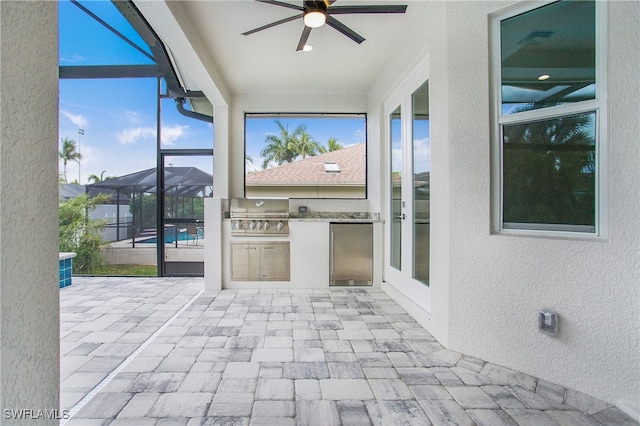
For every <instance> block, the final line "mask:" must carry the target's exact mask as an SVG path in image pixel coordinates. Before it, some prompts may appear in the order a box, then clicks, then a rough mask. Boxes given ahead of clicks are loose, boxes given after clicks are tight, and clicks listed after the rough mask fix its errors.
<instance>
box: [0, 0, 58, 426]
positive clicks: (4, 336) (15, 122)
mask: <svg viewBox="0 0 640 426" xmlns="http://www.w3.org/2000/svg"><path fill="white" fill-rule="evenodd" d="M57 33H58V20H57V3H56V2H50V1H42V2H5V1H3V2H0V41H1V43H2V50H1V51H0V93H1V96H0V128H1V134H0V138H1V139H0V200H1V201H0V409H2V410H3V411H2V413H1V414H2V416H1V418H0V423H2V424H20V425H25V424H34V423H37V424H57V420H55V419H52V420H43V419H40V420H30V419H28V418H27V419H21V420H17V419H13V418H9V419H8V418H7V417H13V416H12V415H7V412H5V411H4V410H12V409H13V410H20V409H24V410H29V409H31V410H34V415H33V416H36V415H37V411H36V410H49V413H51V410H54V409H58V399H59V397H58V394H59V392H58V390H59V352H60V351H59V302H58V292H59V290H58V238H57V236H58V221H57V217H56V216H57V215H56V214H55V212H56V211H57V208H58V170H57V163H58V158H57V157H58V152H57V147H58V144H57V139H58V69H57V67H58V43H57ZM35 242H37V244H36V243H35ZM54 414H55V413H54ZM27 417H29V416H27Z"/></svg>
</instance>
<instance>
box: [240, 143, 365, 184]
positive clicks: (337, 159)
mask: <svg viewBox="0 0 640 426" xmlns="http://www.w3.org/2000/svg"><path fill="white" fill-rule="evenodd" d="M332 162H333V163H336V164H337V165H338V166H339V167H340V172H326V171H325V167H324V163H332ZM285 182H286V184H287V185H308V184H310V185H365V183H366V152H365V144H364V143H361V144H358V145H353V146H349V147H347V148H342V149H339V150H337V151H331V152H326V153H324V154H320V155H315V156H313V157H307V158H305V159H302V160H298V161H294V162H291V163H285V164H282V165H280V166H276V167H273V168H271V169H266V170H262V171H259V172H255V173H250V174H248V175H247V176H246V184H247V185H249V186H251V185H261V186H262V185H271V184H277V185H278V186H281V185H283V183H285Z"/></svg>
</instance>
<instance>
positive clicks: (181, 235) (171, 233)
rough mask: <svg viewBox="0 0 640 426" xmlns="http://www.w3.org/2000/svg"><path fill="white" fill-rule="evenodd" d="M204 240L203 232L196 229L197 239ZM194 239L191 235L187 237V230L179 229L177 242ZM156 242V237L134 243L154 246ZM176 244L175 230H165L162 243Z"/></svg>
mask: <svg viewBox="0 0 640 426" xmlns="http://www.w3.org/2000/svg"><path fill="white" fill-rule="evenodd" d="M203 238H204V230H203V229H201V228H199V229H198V239H199V240H201V239H203ZM195 239H196V237H194V236H193V235H189V234H187V230H186V229H181V230H180V231H179V232H178V241H192V240H195ZM157 242H158V238H157V237H151V238H147V239H144V240H136V243H140V244H156V243H157ZM175 242H176V233H175V229H167V230H166V231H165V233H164V243H165V244H171V243H175Z"/></svg>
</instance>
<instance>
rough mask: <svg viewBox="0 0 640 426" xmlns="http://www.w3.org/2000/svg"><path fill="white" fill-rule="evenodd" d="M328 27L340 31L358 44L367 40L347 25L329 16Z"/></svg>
mask: <svg viewBox="0 0 640 426" xmlns="http://www.w3.org/2000/svg"><path fill="white" fill-rule="evenodd" d="M327 25H329V26H330V27H332V28H335V29H336V30H338V31H340V32H341V33H342V34H344V35H346V36H347V37H349V38H350V39H351V40H353V41H355V42H356V43H358V44H360V43H362V42H363V41H364V40H365V39H364V37H362V36H361V35H360V34H358V33H356V32H355V31H353V30H352V29H351V28H349V27H347V26H346V25H345V24H343V23H342V22H340V21H338V20H337V19H336V18H334V17H332V16H330V15H329V16H327Z"/></svg>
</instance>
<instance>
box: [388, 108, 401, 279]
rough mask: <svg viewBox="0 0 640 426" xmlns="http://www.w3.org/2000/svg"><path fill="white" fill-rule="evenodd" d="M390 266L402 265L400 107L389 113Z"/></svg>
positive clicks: (399, 266) (399, 267)
mask: <svg viewBox="0 0 640 426" xmlns="http://www.w3.org/2000/svg"><path fill="white" fill-rule="evenodd" d="M390 120H391V126H390V127H391V218H390V222H391V232H390V233H391V241H390V243H391V248H390V253H391V266H393V267H394V268H397V269H401V264H402V262H401V261H402V256H401V254H402V244H401V243H402V238H401V235H402V119H401V109H400V106H398V108H396V109H395V110H394V111H393V112H392V113H391V117H390Z"/></svg>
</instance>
